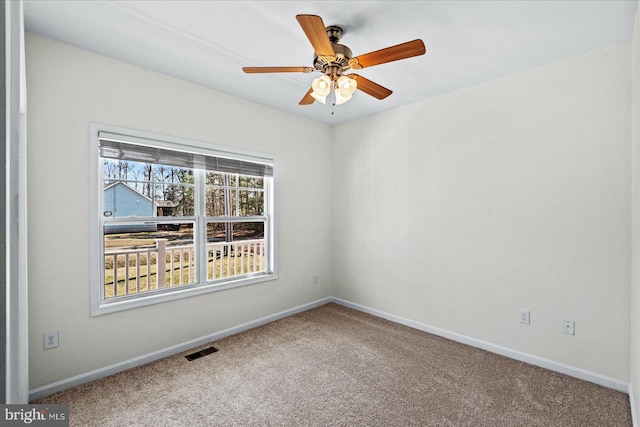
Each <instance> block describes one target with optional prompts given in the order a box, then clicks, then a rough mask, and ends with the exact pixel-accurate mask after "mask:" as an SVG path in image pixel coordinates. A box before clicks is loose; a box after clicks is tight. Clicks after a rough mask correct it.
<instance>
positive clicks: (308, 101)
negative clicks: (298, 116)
mask: <svg viewBox="0 0 640 427" xmlns="http://www.w3.org/2000/svg"><path fill="white" fill-rule="evenodd" d="M311 92H313V88H309V90H308V91H307V93H306V94H305V95H304V96H303V97H302V99H301V100H300V102H298V104H299V105H311V104H313V102H314V101H315V98H314V97H313V96H311Z"/></svg>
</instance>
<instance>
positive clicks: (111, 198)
mask: <svg viewBox="0 0 640 427" xmlns="http://www.w3.org/2000/svg"><path fill="white" fill-rule="evenodd" d="M91 143H92V150H91V153H92V154H91V155H92V159H91V161H92V164H93V165H94V169H95V170H94V171H92V173H93V175H94V179H95V184H96V185H95V186H92V207H93V208H92V211H93V212H94V217H93V218H92V244H91V247H92V248H91V249H92V250H91V253H92V292H91V293H92V314H93V315H99V314H104V313H109V312H114V311H119V310H123V309H129V308H135V307H140V306H144V305H149V304H155V303H159V302H164V301H168V300H173V299H176V298H182V297H188V296H193V295H197V294H202V293H205V292H212V291H216V290H223V289H228V288H230V287H236V286H243V285H250V284H254V283H258V282H262V281H265V280H272V279H275V278H276V267H275V264H276V263H275V222H274V205H275V204H274V179H273V169H274V164H275V159H274V157H273V156H270V155H266V154H262V153H253V152H247V151H242V150H237V149H233V148H228V147H221V146H211V145H209V144H205V143H201V142H197V141H189V140H184V139H179V138H173V137H166V136H160V135H155V134H150V133H146V132H140V131H134V130H127V129H119V128H113V127H109V126H104V125H98V124H92V125H91Z"/></svg>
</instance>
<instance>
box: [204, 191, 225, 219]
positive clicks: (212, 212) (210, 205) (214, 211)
mask: <svg viewBox="0 0 640 427" xmlns="http://www.w3.org/2000/svg"><path fill="white" fill-rule="evenodd" d="M206 203H207V212H206V214H207V216H223V215H224V214H225V213H224V190H223V189H221V188H207V202H206Z"/></svg>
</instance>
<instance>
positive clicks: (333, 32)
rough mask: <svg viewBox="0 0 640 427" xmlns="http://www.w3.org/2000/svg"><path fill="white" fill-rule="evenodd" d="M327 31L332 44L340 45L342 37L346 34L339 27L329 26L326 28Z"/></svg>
mask: <svg viewBox="0 0 640 427" xmlns="http://www.w3.org/2000/svg"><path fill="white" fill-rule="evenodd" d="M325 30H326V31H327V35H328V36H329V41H330V42H331V44H336V43H338V42H339V41H340V39H341V38H342V35H343V34H344V31H342V28H341V27H338V26H337V25H329V26H328V27H326V28H325Z"/></svg>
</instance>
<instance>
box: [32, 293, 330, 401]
mask: <svg viewBox="0 0 640 427" xmlns="http://www.w3.org/2000/svg"><path fill="white" fill-rule="evenodd" d="M331 301H332V300H331V298H330V297H327V298H322V299H319V300H317V301H313V302H310V303H307V304H303V305H300V306H298V307H294V308H290V309H288V310H284V311H281V312H279V313H275V314H272V315H269V316H266V317H262V318H260V319H256V320H252V321H251V322H247V323H243V324H242V325H238V326H234V327H232V328H228V329H225V330H223V331H219V332H215V333H213V334H210V335H206V336H204V337H200V338H196V339H193V340H191V341H187V342H184V343H182V344H177V345H174V346H171V347H168V348H165V349H162V350H158V351H154V352H152V353H149V354H145V355H143V356H139V357H134V358H133V359H129V360H125V361H123V362H119V363H115V364H113V365H109V366H105V367H104V368H100V369H96V370H94V371H91V372H86V373H84V374H80V375H76V376H75V377H71V378H67V379H65V380H62V381H58V382H55V383H53V384H48V385H45V386H42V387H38V388H35V389H33V390H30V391H29V400H30V401H33V400H36V399H39V398H41V397H45V396H48V395H50V394H53V393H55V392H58V391H61V390H66V389H68V388H71V387H75V386H77V385H80V384H84V383H87V382H89V381H94V380H97V379H100V378H104V377H108V376H109V375H113V374H117V373H118V372H122V371H126V370H127V369H131V368H135V367H136V366H141V365H145V364H147V363H150V362H154V361H156V360H159V359H162V358H165V357H168V356H173V355H174V354H177V353H181V352H183V351H186V350H189V349H191V348H194V347H197V346H199V345H203V344H207V343H210V342H212V341H217V340H220V339H222V338H225V337H228V336H230V335H234V334H237V333H240V332H243V331H246V330H249V329H253V328H256V327H258V326H262V325H266V324H267V323H271V322H274V321H276V320H280V319H284V318H285V317H289V316H291V315H294V314H297V313H301V312H303V311H307V310H310V309H312V308H315V307H319V306H321V305H324V304H327V303H329V302H331Z"/></svg>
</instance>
